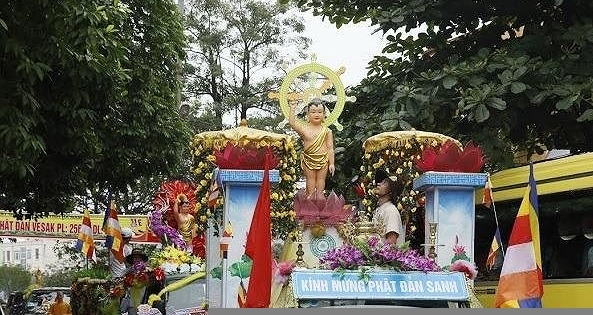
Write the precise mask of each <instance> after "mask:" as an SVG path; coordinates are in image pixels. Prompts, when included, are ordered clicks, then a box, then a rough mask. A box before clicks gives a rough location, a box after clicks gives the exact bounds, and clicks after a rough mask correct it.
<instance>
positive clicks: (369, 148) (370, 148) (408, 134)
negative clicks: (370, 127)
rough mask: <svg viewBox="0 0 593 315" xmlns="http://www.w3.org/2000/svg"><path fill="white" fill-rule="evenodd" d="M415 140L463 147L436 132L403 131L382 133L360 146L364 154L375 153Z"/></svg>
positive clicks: (454, 140)
mask: <svg viewBox="0 0 593 315" xmlns="http://www.w3.org/2000/svg"><path fill="white" fill-rule="evenodd" d="M412 139H416V140H417V141H419V142H424V141H425V140H429V141H431V140H435V141H436V142H437V143H443V142H445V141H447V140H451V141H453V142H455V144H457V145H458V146H459V147H460V148H461V147H463V146H462V145H461V143H460V142H459V141H457V140H456V139H453V138H451V137H449V136H445V135H443V134H440V133H436V132H428V131H418V130H404V131H389V132H383V133H380V134H377V135H374V136H372V137H369V138H368V139H366V140H365V142H364V143H363V144H362V147H363V149H364V152H365V153H371V152H377V151H381V150H384V149H387V148H399V147H403V146H405V145H406V144H407V143H408V141H410V140H412Z"/></svg>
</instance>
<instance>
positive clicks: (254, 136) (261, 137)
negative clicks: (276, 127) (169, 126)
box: [194, 120, 292, 147]
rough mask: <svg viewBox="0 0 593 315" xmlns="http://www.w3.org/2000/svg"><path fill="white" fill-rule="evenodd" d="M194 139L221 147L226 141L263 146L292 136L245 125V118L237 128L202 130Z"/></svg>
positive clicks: (284, 140)
mask: <svg viewBox="0 0 593 315" xmlns="http://www.w3.org/2000/svg"><path fill="white" fill-rule="evenodd" d="M194 139H195V140H209V141H214V142H217V143H218V142H220V147H223V146H224V145H225V144H226V143H227V142H232V143H236V144H239V145H242V146H245V145H247V144H255V145H258V146H265V145H269V144H271V143H272V142H277V141H280V142H292V138H291V137H290V136H289V135H286V134H279V133H273V132H269V131H264V130H259V129H254V128H250V127H247V122H246V121H245V120H243V121H241V124H240V125H239V127H237V128H233V129H227V130H217V131H207V132H202V133H200V134H197V135H196V136H195V138H194Z"/></svg>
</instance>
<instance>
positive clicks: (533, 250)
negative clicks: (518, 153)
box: [494, 164, 544, 308]
mask: <svg viewBox="0 0 593 315" xmlns="http://www.w3.org/2000/svg"><path fill="white" fill-rule="evenodd" d="M538 208H539V207H538V200H537V188H536V183H535V179H534V176H533V164H530V165H529V185H528V186H527V189H526V190H525V194H524V196H523V201H522V202H521V206H520V207H519V212H518V213H517V217H516V218H515V224H514V225H513V230H512V232H511V236H510V238H509V246H508V248H507V251H506V257H505V258H506V259H505V261H504V263H503V265H502V271H501V273H500V280H499V281H498V288H497V290H496V296H495V299H494V306H495V307H501V308H502V307H504V308H541V307H542V297H543V295H544V286H543V277H542V259H541V250H540V241H539V220H538Z"/></svg>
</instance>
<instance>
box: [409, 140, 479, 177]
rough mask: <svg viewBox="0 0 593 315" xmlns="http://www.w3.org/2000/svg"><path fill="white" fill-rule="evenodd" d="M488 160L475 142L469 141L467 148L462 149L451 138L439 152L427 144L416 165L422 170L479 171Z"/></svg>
mask: <svg viewBox="0 0 593 315" xmlns="http://www.w3.org/2000/svg"><path fill="white" fill-rule="evenodd" d="M485 163H486V160H485V158H484V154H483V152H482V149H481V148H480V147H479V146H477V145H476V144H475V143H473V142H468V143H467V144H466V146H465V149H463V150H462V149H461V148H460V147H459V146H458V145H457V144H456V143H455V142H453V141H451V140H447V141H445V142H444V143H443V144H442V145H441V147H440V149H439V150H438V152H437V151H436V150H435V149H434V148H433V147H431V146H427V147H426V148H425V149H424V150H423V151H422V154H421V158H420V159H419V160H417V161H416V167H417V168H418V169H419V170H421V171H422V172H428V171H436V172H462V173H477V172H479V171H480V170H481V169H482V167H483V166H484V164H485Z"/></svg>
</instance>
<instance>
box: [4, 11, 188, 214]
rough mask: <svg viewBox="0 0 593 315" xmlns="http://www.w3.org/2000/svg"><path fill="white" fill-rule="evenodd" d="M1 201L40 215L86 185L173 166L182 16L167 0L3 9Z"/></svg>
mask: <svg viewBox="0 0 593 315" xmlns="http://www.w3.org/2000/svg"><path fill="white" fill-rule="evenodd" d="M0 16H1V17H2V25H1V26H2V27H0V34H1V35H0V51H2V52H3V54H2V55H1V57H0V58H1V59H2V62H1V63H0V69H1V70H0V71H1V73H2V76H1V77H0V86H2V89H1V90H0V104H2V105H1V106H0V148H1V150H0V151H1V152H2V154H1V155H0V191H1V192H2V194H1V195H0V196H1V197H0V208H4V209H8V210H13V211H15V212H17V213H21V212H20V211H26V212H24V213H22V214H23V215H24V216H25V217H28V218H29V217H36V216H39V215H45V214H48V213H49V212H54V213H62V212H67V211H70V210H71V209H72V208H73V207H74V202H75V200H74V199H73V196H74V195H77V194H78V195H83V194H84V193H85V192H86V189H87V188H91V189H92V188H93V187H97V189H98V190H99V191H105V190H106V191H110V192H112V193H113V192H118V191H126V189H127V188H128V187H129V186H130V185H134V184H135V181H136V180H137V179H138V178H141V177H151V176H158V175H170V174H172V173H175V172H177V165H179V163H180V161H181V159H182V157H183V150H184V148H187V144H188V143H189V132H188V130H189V129H188V127H187V122H186V121H185V120H184V119H180V116H179V113H178V110H177V108H178V107H179V105H178V104H179V97H178V95H179V92H180V89H181V84H180V82H179V80H178V68H179V64H180V62H181V61H182V59H183V58H184V57H185V56H184V47H185V36H184V35H183V28H182V24H181V17H180V15H179V14H178V12H177V9H176V6H175V4H174V3H173V2H171V1H167V0H158V1H150V2H145V1H140V0H123V1H114V2H105V1H102V0H65V1H45V0H35V1H33V2H31V1H29V2H22V1H12V0H9V1H8V2H7V3H5V4H3V5H2V6H1V7H0Z"/></svg>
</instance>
